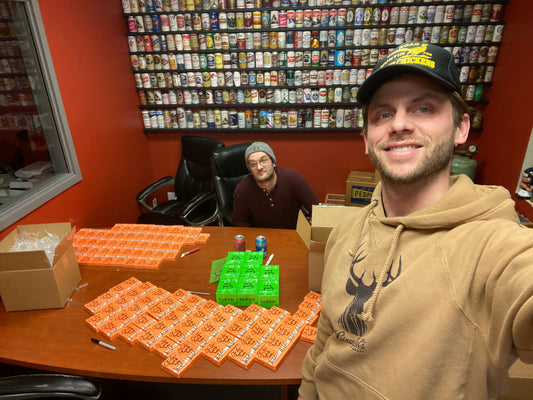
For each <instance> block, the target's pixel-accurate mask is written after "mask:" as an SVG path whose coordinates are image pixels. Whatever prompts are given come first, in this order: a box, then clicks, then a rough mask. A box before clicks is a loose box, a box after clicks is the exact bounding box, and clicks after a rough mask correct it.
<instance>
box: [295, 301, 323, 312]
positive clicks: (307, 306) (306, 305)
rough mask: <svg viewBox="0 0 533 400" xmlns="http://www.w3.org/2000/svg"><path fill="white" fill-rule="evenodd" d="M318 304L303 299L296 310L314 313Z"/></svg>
mask: <svg viewBox="0 0 533 400" xmlns="http://www.w3.org/2000/svg"><path fill="white" fill-rule="evenodd" d="M317 306H318V304H317V302H316V301H312V300H307V299H304V300H303V301H302V302H301V303H300V304H299V305H298V308H299V309H300V308H301V309H302V310H306V311H311V312H316V311H315V309H316V308H317Z"/></svg>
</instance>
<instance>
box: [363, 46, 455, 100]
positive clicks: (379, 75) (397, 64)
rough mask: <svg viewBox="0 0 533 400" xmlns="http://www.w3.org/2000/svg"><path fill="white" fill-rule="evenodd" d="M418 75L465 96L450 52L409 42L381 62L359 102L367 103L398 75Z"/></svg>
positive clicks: (369, 79)
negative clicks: (379, 89)
mask: <svg viewBox="0 0 533 400" xmlns="http://www.w3.org/2000/svg"><path fill="white" fill-rule="evenodd" d="M402 72H415V73H419V74H422V75H426V76H428V77H430V78H433V79H434V80H436V81H437V82H439V83H440V84H441V85H443V86H444V87H445V88H446V89H449V90H450V91H455V92H458V93H461V82H460V81H459V71H458V70H457V66H456V65H455V61H454V57H453V55H452V53H450V52H449V51H448V50H446V49H444V48H442V47H440V46H437V45H434V44H430V43H422V42H409V43H405V44H403V45H401V46H399V47H397V48H396V49H394V50H393V51H392V52H390V53H389V54H388V55H387V56H386V57H384V58H383V59H381V60H380V61H379V62H378V63H377V64H376V66H375V67H374V69H373V70H372V72H371V73H370V75H369V76H368V78H367V79H366V80H365V81H364V82H363V84H362V85H361V87H360V88H359V91H358V93H357V100H358V101H359V102H360V103H362V104H366V103H368V102H369V101H370V99H371V98H372V96H373V95H374V93H375V92H376V90H378V88H379V87H380V86H381V85H382V84H383V83H385V82H386V81H387V80H389V79H391V78H392V77H394V76H395V75H398V74H399V73H402Z"/></svg>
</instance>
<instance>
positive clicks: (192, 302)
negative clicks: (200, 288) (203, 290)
mask: <svg viewBox="0 0 533 400" xmlns="http://www.w3.org/2000/svg"><path fill="white" fill-rule="evenodd" d="M204 301H205V300H204V299H203V298H201V297H200V296H198V295H196V294H194V293H191V294H189V295H188V296H187V297H185V298H183V299H182V300H181V302H182V303H183V304H187V305H189V306H190V307H195V306H197V305H198V304H200V303H202V302H204Z"/></svg>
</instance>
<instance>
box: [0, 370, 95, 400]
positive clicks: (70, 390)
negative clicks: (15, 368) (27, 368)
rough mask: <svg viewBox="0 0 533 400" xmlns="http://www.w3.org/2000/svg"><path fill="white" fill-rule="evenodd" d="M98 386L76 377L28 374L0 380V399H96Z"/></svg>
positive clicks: (93, 382)
mask: <svg viewBox="0 0 533 400" xmlns="http://www.w3.org/2000/svg"><path fill="white" fill-rule="evenodd" d="M100 394H101V388H100V384H99V383H98V382H97V381H96V380H92V379H89V378H85V377H82V376H76V375H62V374H30V375H17V376H9V377H6V378H0V399H28V398H32V399H37V398H50V397H61V398H70V399H87V400H88V399H98V398H99V397H100Z"/></svg>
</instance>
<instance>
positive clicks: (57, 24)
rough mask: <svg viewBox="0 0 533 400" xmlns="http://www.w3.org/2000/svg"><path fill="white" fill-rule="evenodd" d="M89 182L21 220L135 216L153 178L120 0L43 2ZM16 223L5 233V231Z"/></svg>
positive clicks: (105, 221) (89, 222)
mask: <svg viewBox="0 0 533 400" xmlns="http://www.w3.org/2000/svg"><path fill="white" fill-rule="evenodd" d="M39 5H40V9H41V14H42V18H43V21H44V26H45V30H46V34H47V36H48V44H49V48H50V53H51V55H52V60H53V63H54V68H55V72H56V76H57V80H58V83H59V88H60V91H61V95H62V99H63V103H64V106H65V112H66V114H67V118H68V123H69V126H70V131H71V134H72V138H73V142H74V146H75V148H76V152H77V157H78V161H79V164H80V168H81V171H82V176H83V180H82V181H81V182H80V183H78V184H77V185H75V186H74V187H72V188H70V189H68V190H67V191H65V192H63V193H62V194H61V195H59V196H57V197H56V198H54V199H52V200H51V201H49V202H48V203H46V204H44V205H43V206H41V207H40V208H38V209H37V210H36V211H34V212H32V213H31V214H29V215H28V216H27V217H25V218H23V219H21V220H19V221H18V222H17V224H36V223H46V222H61V221H72V223H73V224H75V225H76V226H78V227H95V226H109V225H112V224H113V223H114V222H118V221H134V220H135V217H136V215H137V213H138V211H137V205H136V203H135V194H136V193H137V191H138V190H139V189H140V188H141V186H142V185H143V184H144V183H145V182H149V181H150V180H151V178H152V175H153V173H152V166H151V161H150V153H149V148H148V141H147V138H146V136H145V135H144V134H143V132H142V129H141V125H140V124H141V123H142V121H140V115H139V113H138V108H137V95H136V93H135V90H134V89H133V88H134V86H133V76H132V75H131V67H130V64H129V56H128V53H127V46H125V44H126V42H125V40H126V39H125V35H124V33H125V31H124V23H123V18H122V7H121V3H120V1H118V0H113V1H109V0H98V1H71V0H41V1H39ZM12 229H13V227H8V228H6V229H5V230H4V231H2V232H0V237H2V236H5V235H6V234H7V233H8V232H9V231H11V230H12Z"/></svg>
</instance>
